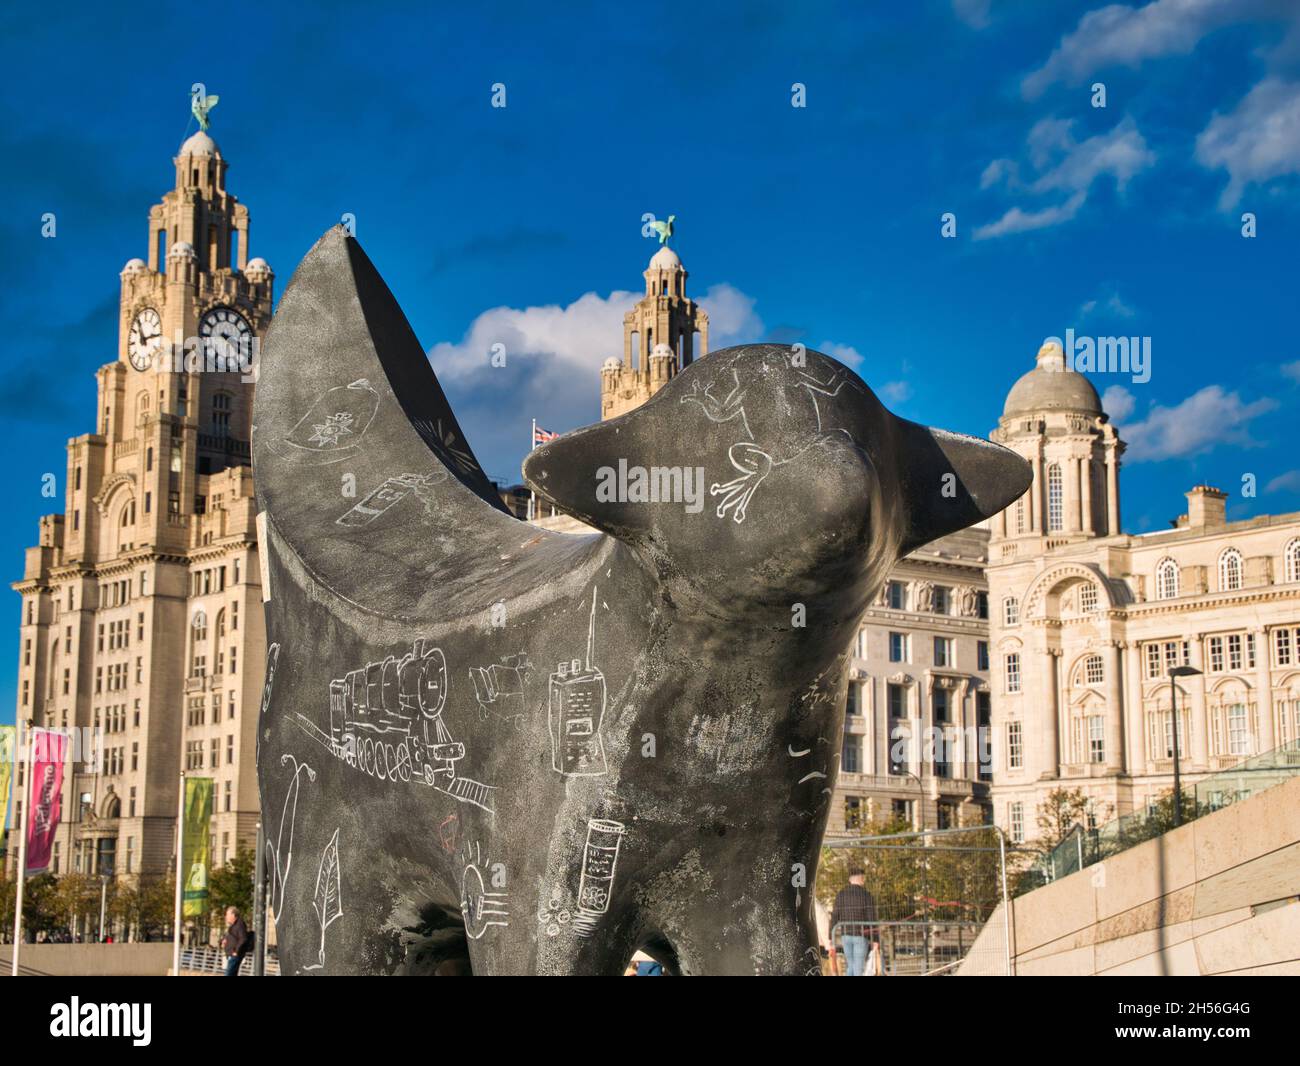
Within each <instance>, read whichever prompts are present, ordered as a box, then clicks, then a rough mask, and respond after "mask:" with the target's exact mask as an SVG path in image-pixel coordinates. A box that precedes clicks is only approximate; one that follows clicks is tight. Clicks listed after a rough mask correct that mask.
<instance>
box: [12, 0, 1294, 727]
mask: <svg viewBox="0 0 1300 1066" xmlns="http://www.w3.org/2000/svg"><path fill="white" fill-rule="evenodd" d="M861 6H864V5H849V4H844V5H838V4H817V3H800V4H798V5H793V4H765V3H759V4H749V5H745V6H744V7H740V6H731V5H725V6H724V5H705V4H681V5H672V4H667V5H656V4H641V5H636V6H635V8H629V7H627V6H626V5H613V4H592V5H589V6H588V5H566V9H565V11H564V12H547V13H546V14H542V13H539V12H538V11H537V10H536V8H537V7H538V5H532V4H476V5H464V4H458V5H439V8H440V9H438V10H433V9H430V8H429V6H428V5H426V4H414V3H412V4H388V5H384V4H368V5H366V6H365V7H364V8H362V7H357V8H355V9H354V8H353V7H351V6H348V5H342V4H332V3H325V4H318V5H314V6H313V7H311V8H310V9H308V8H307V7H306V6H305V5H303V6H301V7H300V8H297V9H294V10H289V9H288V8H287V7H286V9H284V10H280V9H279V8H278V6H277V5H271V4H258V5H243V4H239V3H230V4H223V5H222V7H221V13H220V17H219V18H213V17H211V16H210V15H209V14H208V13H207V12H206V9H203V8H196V7H194V6H192V5H191V6H187V7H160V8H158V9H156V10H151V9H149V7H148V5H144V4H138V5H133V7H132V15H131V18H129V19H122V18H121V17H120V16H119V15H118V14H116V13H114V12H111V11H109V10H106V9H105V8H103V7H100V6H85V5H77V4H73V5H70V6H64V7H61V8H60V13H59V16H58V17H57V18H55V17H51V16H50V15H49V14H48V13H46V12H43V11H42V12H39V13H37V12H34V11H33V10H32V9H31V8H28V9H27V10H26V11H18V10H15V11H12V12H10V13H9V14H8V15H7V19H6V22H7V26H6V29H7V31H8V32H7V33H6V35H5V40H4V42H3V44H0V54H2V55H3V60H4V69H5V71H6V74H7V77H6V78H5V81H4V87H3V89H0V118H2V119H3V121H2V122H0V159H2V160H3V164H0V167H2V170H0V193H2V194H3V203H4V211H3V214H2V215H0V293H2V294H3V300H2V302H0V326H2V327H3V334H2V335H3V338H4V340H3V349H2V352H3V354H2V356H0V358H3V368H4V372H5V377H6V383H5V384H6V387H5V389H4V390H3V395H2V396H0V428H3V431H4V436H3V439H4V440H6V441H7V442H8V445H9V447H8V461H7V462H6V464H5V479H6V486H7V492H6V493H5V498H6V504H7V506H6V507H5V518H4V521H3V526H2V527H0V558H4V559H7V560H8V577H9V580H13V579H16V578H18V577H20V576H21V572H22V562H23V555H22V551H23V548H24V547H25V546H27V545H29V544H31V543H34V541H35V539H36V532H37V531H36V522H37V517H38V516H39V515H40V514H42V513H45V512H47V511H50V510H54V509H57V505H56V506H55V507H52V506H51V504H52V503H55V501H51V500H49V499H46V498H44V497H42V495H41V492H40V489H41V478H42V475H43V474H45V473H47V472H53V473H55V474H56V475H57V476H58V477H59V479H60V482H61V480H62V474H63V471H64V469H65V455H64V450H63V449H64V445H65V443H66V441H67V439H68V438H69V437H70V436H73V435H76V434H80V433H83V432H87V431H89V430H90V429H91V428H92V427H93V421H94V403H95V379H94V371H95V369H96V368H97V367H98V366H100V365H101V364H102V363H104V362H107V361H109V360H111V359H113V358H115V355H116V322H117V319H116V306H117V294H118V288H119V283H118V272H119V271H120V270H121V268H122V265H123V263H125V261H126V260H127V259H128V258H130V257H132V256H137V255H138V256H145V255H146V247H145V245H146V234H147V228H146V227H147V213H148V209H149V207H150V205H151V204H153V203H154V202H156V200H157V199H158V198H159V197H160V196H161V194H162V193H163V192H164V191H165V190H166V189H167V188H169V187H170V185H171V181H172V173H173V171H172V164H171V158H172V155H173V154H174V152H175V150H176V148H177V146H178V145H179V144H180V142H181V140H182V139H183V137H184V136H185V135H186V134H187V132H189V131H190V130H191V129H192V119H190V116H189V111H188V91H189V87H190V85H191V84H192V83H193V82H195V81H201V82H204V83H205V84H206V85H207V87H208V91H209V92H212V93H217V94H219V95H220V97H221V102H220V104H219V105H218V106H217V108H216V109H215V110H214V112H213V115H212V133H213V136H214V137H215V138H216V140H217V141H218V143H219V144H220V145H221V148H222V151H223V153H224V154H225V156H226V158H227V160H228V161H229V162H230V172H229V176H228V183H229V187H230V188H231V189H232V190H233V191H234V192H235V193H236V195H238V196H239V197H240V199H241V200H242V201H243V202H244V203H246V204H247V205H248V206H249V209H250V211H251V214H252V236H251V242H250V244H251V249H250V250H251V253H252V254H254V255H260V256H262V257H264V258H266V259H267V260H269V262H270V263H271V265H272V266H273V268H274V269H275V270H276V272H277V285H276V288H277V296H278V295H279V293H280V292H282V291H283V287H284V285H285V284H286V283H287V282H288V279H289V276H290V275H291V273H292V271H293V268H294V266H295V265H296V263H297V261H298V260H299V259H300V258H301V256H302V255H303V254H304V253H305V252H306V250H307V249H308V248H309V247H310V246H311V244H312V243H313V241H314V240H315V239H316V238H317V237H318V236H319V235H320V233H321V232H323V231H324V230H325V229H326V228H327V227H328V226H330V225H332V224H333V223H335V222H336V221H338V220H339V218H340V217H341V216H342V215H343V214H344V213H351V214H352V215H354V216H355V218H356V232H357V237H358V238H359V239H360V241H361V243H362V245H363V246H364V247H365V249H366V251H367V252H368V253H369V255H370V256H371V258H372V259H373V260H374V261H375V263H376V264H377V265H378V267H379V269H380V270H381V271H382V273H383V274H384V276H385V278H386V279H387V280H388V283H389V285H390V286H391V287H392V289H393V291H394V292H395V293H396V295H397V297H398V299H399V300H400V301H401V303H402V305H403V307H404V308H405V309H406V312H407V314H408V316H409V317H410V319H411V322H412V324H413V326H414V327H415V330H416V332H417V334H418V335H419V337H420V339H421V341H422V342H423V343H424V344H425V346H426V347H427V348H428V349H429V350H430V351H431V352H432V357H433V360H434V364H435V366H436V367H437V368H438V369H439V370H440V373H441V376H442V378H443V381H444V384H445V386H446V387H447V390H448V392H449V394H450V396H451V398H452V402H453V404H454V405H455V406H456V409H457V411H458V412H459V414H460V416H461V420H462V422H463V424H464V425H465V428H466V431H467V433H468V435H469V437H470V441H471V444H472V445H473V447H474V448H475V450H476V451H477V453H478V455H479V457H480V459H481V461H482V462H483V464H484V466H485V467H486V468H487V469H488V470H489V471H490V472H492V473H494V474H498V475H500V476H501V477H503V478H505V479H507V480H511V481H513V480H517V477H518V469H519V463H520V460H521V459H522V456H523V452H524V449H525V447H526V443H527V434H528V427H529V420H530V419H531V418H533V417H536V418H537V419H538V420H539V422H541V423H542V425H544V426H545V427H546V428H548V429H551V430H567V429H571V428H573V427H575V426H578V425H582V424H585V423H587V422H590V421H593V420H595V419H596V418H597V417H598V402H597V401H598V394H599V380H598V377H599V375H598V370H599V366H600V363H601V362H602V361H603V360H604V359H605V358H606V357H608V356H610V355H618V354H621V321H622V312H623V310H624V309H625V308H626V307H627V306H629V305H630V303H631V301H632V300H633V299H634V298H635V296H634V295H633V294H634V293H635V292H636V290H638V289H639V287H640V285H641V284H642V280H641V276H640V272H641V271H642V270H643V269H644V266H645V261H646V259H647V258H648V257H649V255H650V254H651V252H652V251H653V246H652V243H651V241H649V240H646V239H644V238H643V237H642V236H641V218H642V215H644V214H645V213H647V212H652V213H654V214H656V215H658V216H660V217H663V216H665V215H667V214H669V213H674V214H676V216H677V227H678V230H677V236H676V237H675V238H674V242H673V243H674V246H675V247H676V248H677V249H678V251H679V253H680V254H681V256H682V258H683V260H684V261H685V263H686V266H687V267H688V269H689V270H690V272H691V278H690V282H689V284H690V287H691V291H692V293H693V295H695V296H696V297H697V298H698V299H700V300H701V301H702V302H703V303H704V304H705V306H706V308H707V309H708V310H709V311H710V314H711V316H712V320H713V329H714V337H713V340H714V346H715V347H717V346H719V344H720V343H721V342H728V341H745V340H758V339H763V338H770V339H776V340H780V341H788V342H793V341H802V342H804V343H805V344H808V345H809V346H812V347H816V348H820V349H822V350H824V351H827V352H829V353H831V354H835V355H838V356H840V357H841V358H844V359H845V360H846V361H849V362H851V363H852V364H853V365H854V366H855V368H856V369H857V370H858V371H859V372H860V373H861V374H862V375H863V377H864V378H865V379H866V380H867V381H868V383H870V384H871V385H872V386H873V387H875V388H876V389H877V391H878V392H879V393H880V394H881V396H882V397H883V398H884V399H885V400H886V402H887V403H888V404H889V405H890V406H891V407H892V408H893V409H894V410H896V411H898V412H899V413H900V414H903V415H906V416H908V417H911V418H915V419H918V420H923V421H927V422H930V423H933V424H938V425H942V426H945V427H947V428H951V429H958V430H963V431H966V432H969V433H975V434H980V435H985V434H987V433H988V431H989V430H990V429H992V428H993V426H994V425H995V424H996V420H997V416H998V414H999V413H1000V411H1001V404H1002V400H1003V398H1004V397H1005V394H1006V392H1007V390H1008V389H1009V388H1010V386H1011V384H1012V382H1013V381H1014V380H1015V379H1016V377H1017V376H1019V375H1020V374H1021V373H1023V372H1024V371H1025V370H1027V369H1029V367H1030V366H1032V364H1033V356H1034V353H1035V351H1036V350H1037V348H1038V346H1039V344H1040V343H1041V341H1042V339H1043V338H1044V337H1046V336H1049V335H1057V336H1060V335H1063V334H1064V332H1065V330H1066V329H1067V328H1074V329H1075V331H1076V332H1077V333H1079V334H1088V335H1110V334H1120V335H1140V336H1148V337H1150V338H1151V344H1152V353H1153V365H1152V374H1151V377H1150V380H1149V381H1147V382H1145V383H1141V384H1139V383H1134V382H1132V381H1130V380H1129V379H1128V377H1126V376H1118V375H1099V376H1097V378H1096V384H1097V386H1098V389H1099V390H1100V391H1102V392H1104V393H1106V396H1107V403H1108V407H1109V408H1110V410H1111V411H1112V413H1113V414H1114V415H1115V417H1116V421H1117V422H1118V423H1119V424H1120V426H1121V433H1122V435H1123V436H1124V437H1125V438H1126V439H1127V440H1129V442H1130V445H1131V447H1130V452H1129V455H1128V460H1127V462H1126V465H1125V468H1124V473H1123V482H1122V491H1123V501H1124V511H1125V525H1126V527H1127V528H1128V529H1130V530H1132V531H1135V532H1141V531H1145V530H1149V529H1156V528H1160V527H1162V526H1164V525H1165V524H1166V523H1167V522H1168V521H1169V520H1170V519H1171V518H1173V517H1174V516H1175V515H1177V514H1178V513H1180V511H1181V510H1182V509H1183V505H1184V501H1183V498H1182V495H1181V494H1182V493H1183V492H1184V491H1185V490H1186V489H1187V488H1189V487H1190V486H1191V485H1192V484H1194V483H1197V482H1202V481H1207V482H1211V483H1213V484H1217V485H1219V486H1221V487H1222V488H1224V489H1226V490H1228V491H1229V492H1230V493H1231V494H1232V498H1231V499H1230V502H1229V506H1230V514H1231V515H1232V516H1234V517H1245V516H1248V515H1253V514H1260V513H1269V512H1280V511H1293V510H1297V509H1300V469H1298V468H1300V460H1298V459H1297V456H1296V451H1295V447H1294V444H1293V443H1292V441H1293V439H1294V432H1295V425H1296V422H1297V419H1296V414H1297V408H1298V407H1300V342H1297V339H1296V335H1295V333H1294V332H1293V330H1294V317H1295V316H1294V311H1295V308H1296V305H1297V300H1296V292H1297V267H1296V264H1297V247H1298V242H1297V238H1298V237H1300V207H1298V204H1297V193H1298V192H1300V5H1297V4H1296V3H1294V2H1273V0H1258V2H1255V0H1235V2H1232V3H1225V2H1223V0H1180V2H1179V3H1177V4H1174V3H1171V2H1170V0H1156V2H1153V3H1148V4H1142V3H1135V4H1132V5H1128V6H1126V5H1110V6H1103V5H1101V4H1099V3H1059V4H1049V3H1035V4H1024V3H1018V2H1012V0H1007V2H1005V3H999V2H997V0H992V2H991V3H983V2H980V0H957V2H949V0H928V2H918V3H914V4H888V5H886V4H881V5H875V6H877V7H878V8H879V10H877V11H874V12H862V11H859V10H856V9H857V8H859V7H861ZM796 82H798V83H802V84H803V85H804V86H805V87H806V106H805V107H802V108H795V107H792V106H791V100H792V85H794V83H796ZM1094 82H1101V83H1103V84H1104V85H1105V91H1106V105H1107V106H1106V107H1105V108H1097V107H1094V106H1092V101H1093V97H1094V93H1093V91H1092V89H1091V86H1092V85H1093V83H1094ZM494 83H503V84H504V85H505V87H506V104H507V106H506V107H504V108H493V107H492V106H491V96H492V86H493V84H494ZM46 212H53V213H54V214H55V216H56V218H57V227H58V228H57V236H56V237H55V238H53V239H46V238H42V236H41V217H42V215H43V214H44V213H46ZM945 212H952V213H953V214H955V216H956V225H957V236H956V237H954V238H951V239H945V238H943V237H942V236H941V232H940V229H941V216H942V215H943V214H944V213H945ZM1243 212H1252V213H1254V215H1255V216H1256V219H1257V222H1256V225H1257V233H1258V235H1257V236H1256V237H1255V238H1253V239H1245V238H1243V237H1242V235H1241V229H1242V222H1241V216H1242V214H1243ZM497 341H499V342H501V343H504V344H505V345H506V350H507V366H506V367H505V368H504V369H502V368H492V367H490V366H489V364H488V353H489V348H490V345H491V344H492V343H494V342H497ZM1247 474H1253V475H1254V476H1255V479H1256V482H1257V488H1258V495H1257V496H1256V497H1255V498H1242V497H1241V495H1240V490H1241V486H1242V478H1243V476H1244V475H1247ZM61 489H62V485H61V484H60V490H61ZM3 595H4V596H5V597H7V601H6V602H7V603H8V613H7V615H6V617H7V618H8V619H9V621H10V627H11V628H10V632H11V633H14V632H15V630H16V622H17V617H18V597H17V595H16V594H14V593H12V592H8V591H6V592H5V593H4V594H3ZM17 656H18V647H17V641H16V633H15V640H14V643H13V644H12V645H11V647H10V654H8V655H5V656H0V706H2V707H3V708H4V709H3V710H0V719H3V720H10V719H11V718H12V709H13V707H14V701H15V697H14V675H15V672H16V665H17Z"/></svg>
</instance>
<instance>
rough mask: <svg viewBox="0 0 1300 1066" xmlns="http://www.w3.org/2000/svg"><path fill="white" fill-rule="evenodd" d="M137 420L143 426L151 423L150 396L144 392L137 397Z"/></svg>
mask: <svg viewBox="0 0 1300 1066" xmlns="http://www.w3.org/2000/svg"><path fill="white" fill-rule="evenodd" d="M135 420H136V423H137V424H138V425H141V426H142V425H144V424H145V423H146V422H147V421H149V394H148V393H147V392H142V393H140V395H139V396H137V397H136V400H135Z"/></svg>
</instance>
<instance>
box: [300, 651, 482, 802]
mask: <svg viewBox="0 0 1300 1066" xmlns="http://www.w3.org/2000/svg"><path fill="white" fill-rule="evenodd" d="M446 704H447V660H446V657H445V656H444V655H443V653H442V649H440V648H431V647H426V645H425V642H424V641H423V640H416V641H415V642H414V643H413V644H412V646H411V650H410V651H409V652H407V653H406V654H405V655H403V656H402V657H401V658H400V659H399V658H397V657H396V656H393V655H388V656H385V657H384V658H383V659H381V660H379V661H378V662H371V663H367V664H366V665H365V666H364V667H361V668H360V669H357V670H352V671H351V672H349V673H347V674H345V675H344V676H343V677H341V678H337V679H336V680H333V681H331V682H330V687H329V713H330V720H329V732H326V731H325V730H323V729H321V728H320V726H318V725H317V724H316V723H315V722H312V721H311V720H310V719H308V718H307V717H306V716H305V715H302V714H299V715H298V724H299V725H300V726H301V727H302V729H303V731H304V732H305V733H307V735H308V736H310V737H311V738H312V739H313V740H315V741H317V742H318V743H320V744H321V745H322V746H323V747H324V748H325V749H326V750H328V751H329V752H330V754H331V755H333V756H334V757H335V758H337V759H340V760H341V761H343V762H344V763H346V764H347V765H348V766H350V767H353V768H354V769H357V770H360V771H361V772H362V773H364V774H366V775H368V776H370V777H373V778H377V779H378V780H380V781H387V782H390V783H401V784H406V783H407V782H410V781H415V782H416V783H417V784H422V785H427V786H429V787H430V788H433V789H435V790H436V791H438V792H442V793H445V794H446V795H448V796H450V797H451V798H452V799H454V800H457V801H459V802H461V803H469V804H472V805H474V806H475V807H481V808H482V809H483V810H485V811H487V812H488V813H489V814H491V813H492V810H493V806H492V804H493V794H494V793H495V791H496V789H495V788H494V787H493V786H491V785H485V784H482V783H481V782H479V781H474V780H471V779H470V778H467V777H461V776H460V775H459V774H457V772H456V764H457V763H458V762H459V761H460V760H461V759H463V758H464V757H465V745H464V744H462V743H460V742H459V741H457V740H456V739H455V738H454V737H453V736H452V735H451V731H450V730H449V729H448V728H447V723H446V722H445V721H444V720H443V709H444V708H445V707H446Z"/></svg>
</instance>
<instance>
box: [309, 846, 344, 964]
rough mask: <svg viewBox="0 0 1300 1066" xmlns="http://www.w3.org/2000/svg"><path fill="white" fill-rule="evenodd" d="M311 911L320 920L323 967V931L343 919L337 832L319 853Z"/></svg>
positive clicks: (320, 958) (319, 956)
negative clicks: (318, 866) (314, 894)
mask: <svg viewBox="0 0 1300 1066" xmlns="http://www.w3.org/2000/svg"><path fill="white" fill-rule="evenodd" d="M312 909H313V910H314V911H315V912H316V917H317V918H319V919H320V952H319V953H318V956H317V957H318V959H319V960H320V965H321V966H324V965H325V930H326V929H328V928H329V927H330V926H331V925H333V924H334V922H335V921H337V920H338V919H339V918H342V917H343V884H342V877H341V876H340V870H339V831H338V830H337V829H335V830H334V835H333V836H332V837H330V842H329V843H328V844H326V845H325V850H324V851H323V852H322V853H321V857H320V869H319V870H318V871H317V873H316V896H315V898H314V899H313V900H312Z"/></svg>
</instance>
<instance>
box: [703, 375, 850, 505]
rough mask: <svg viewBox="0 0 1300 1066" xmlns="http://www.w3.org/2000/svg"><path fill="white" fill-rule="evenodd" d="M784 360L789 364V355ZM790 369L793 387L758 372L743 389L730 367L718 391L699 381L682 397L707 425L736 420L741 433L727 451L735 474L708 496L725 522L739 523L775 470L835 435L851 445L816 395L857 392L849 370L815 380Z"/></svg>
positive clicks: (711, 488)
mask: <svg viewBox="0 0 1300 1066" xmlns="http://www.w3.org/2000/svg"><path fill="white" fill-rule="evenodd" d="M783 358H785V360H786V362H787V364H788V365H789V364H790V360H789V356H788V355H787V356H784V357H783ZM734 362H735V360H733V363H734ZM760 369H761V368H760ZM793 369H794V370H795V371H796V373H797V375H798V381H797V382H795V383H793V384H790V383H788V378H786V377H785V376H778V375H770V374H764V373H761V372H760V373H753V374H747V375H746V377H745V383H744V384H743V385H742V384H741V375H740V372H739V370H738V369H736V367H735V366H734V365H733V366H732V367H731V370H730V378H731V380H730V382H725V381H724V384H723V385H722V386H720V387H719V390H718V393H715V392H714V388H715V386H716V385H717V383H716V382H709V383H708V384H706V385H704V386H703V387H701V385H700V383H699V382H698V381H697V382H693V383H692V385H691V389H690V391H689V392H687V393H686V395H684V396H683V397H682V398H681V401H680V402H681V403H694V404H698V405H699V407H700V408H701V409H702V410H703V411H704V414H705V415H706V416H707V417H708V419H709V421H711V422H719V423H721V422H730V421H732V420H733V419H735V420H738V425H739V427H740V428H741V429H742V430H743V432H744V437H743V439H742V440H739V441H737V442H736V443H735V444H733V445H732V446H731V447H730V449H728V452H727V457H728V458H729V459H730V460H731V465H732V466H733V467H734V468H735V469H736V470H737V471H738V472H739V476H738V477H735V478H733V479H732V480H730V481H725V482H721V483H718V482H715V483H714V484H712V485H710V486H709V495H710V496H721V497H722V499H721V500H720V501H719V503H718V506H717V509H716V514H717V516H718V517H719V518H725V517H726V516H727V512H728V511H730V512H731V517H732V520H733V521H735V522H743V521H744V520H745V516H746V514H748V510H749V503H750V500H751V499H753V496H754V492H755V490H756V489H757V488H758V486H759V485H760V484H762V482H763V479H764V478H766V477H767V475H768V474H769V473H771V471H772V468H773V467H777V466H784V465H785V464H786V463H789V462H793V461H794V460H795V459H797V458H799V457H800V456H801V455H803V454H804V453H805V452H806V451H808V449H809V448H811V447H813V446H814V445H815V444H818V443H820V442H822V441H825V440H828V439H830V437H831V435H832V434H835V433H839V434H842V435H843V436H844V437H845V438H846V439H848V440H850V441H853V437H852V434H850V433H849V431H848V430H847V429H843V428H841V427H836V426H832V425H830V424H829V423H828V422H827V420H826V419H825V418H824V416H823V411H822V408H821V406H820V405H819V404H818V402H817V397H818V396H827V397H831V396H837V395H839V392H840V390H841V389H843V388H844V387H845V386H848V387H849V388H853V389H857V390H858V391H861V389H860V387H859V386H858V385H856V384H855V383H854V380H853V378H852V376H851V374H850V373H849V371H848V370H846V369H844V368H843V367H840V368H837V369H835V370H832V371H830V372H828V373H827V375H826V377H825V378H819V377H817V376H816V375H815V374H814V373H812V371H811V370H809V369H807V368H800V367H793ZM722 389H727V390H728V391H727V393H726V395H725V396H723V395H720V393H721V391H722ZM810 409H811V412H812V413H813V414H814V415H815V418H816V428H813V427H812V426H811V425H810V424H809V422H808V420H807V414H808V412H809V410H810ZM854 443H856V441H854Z"/></svg>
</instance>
